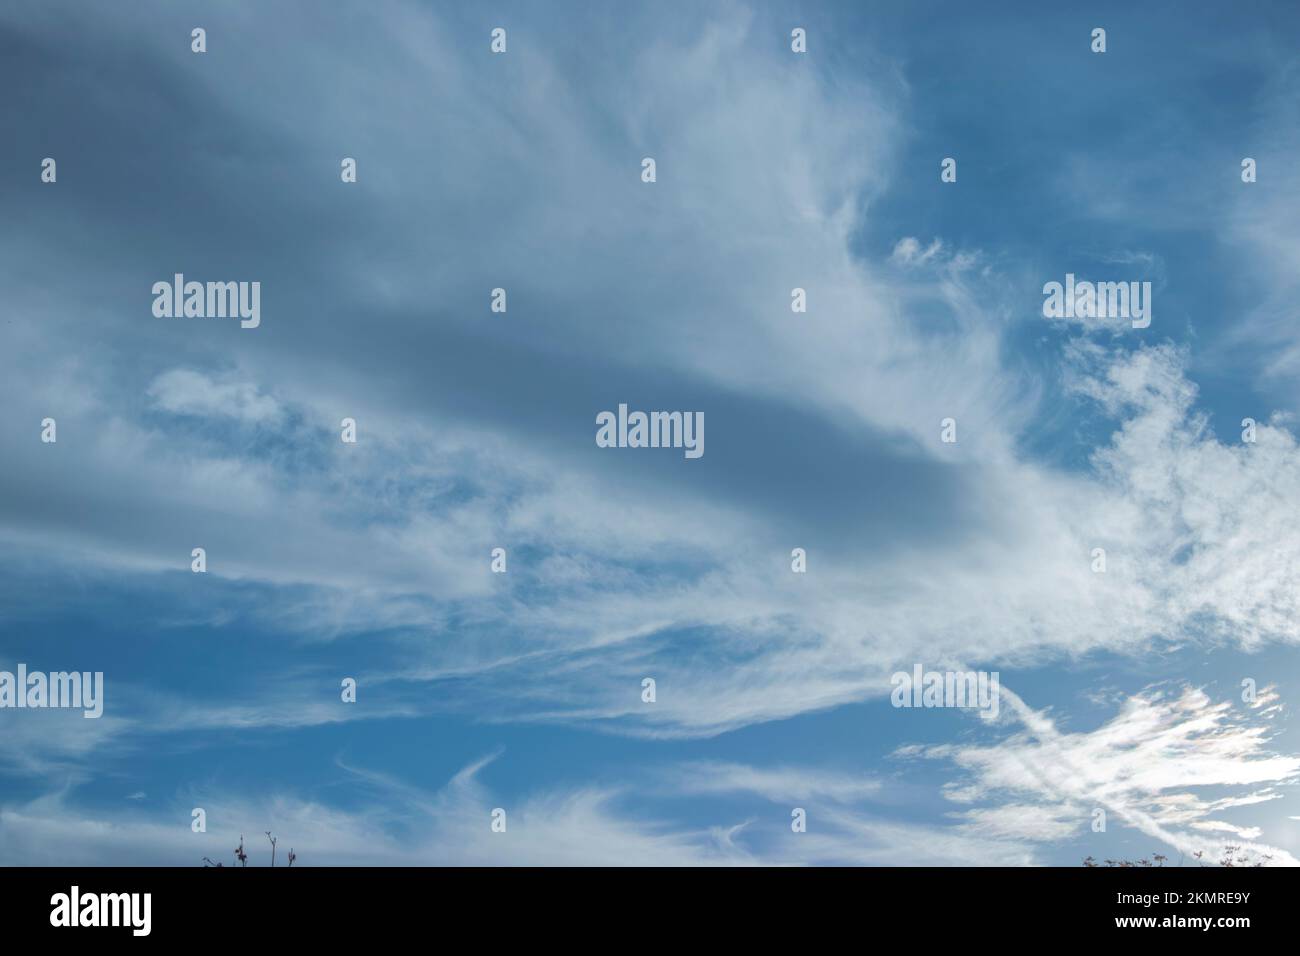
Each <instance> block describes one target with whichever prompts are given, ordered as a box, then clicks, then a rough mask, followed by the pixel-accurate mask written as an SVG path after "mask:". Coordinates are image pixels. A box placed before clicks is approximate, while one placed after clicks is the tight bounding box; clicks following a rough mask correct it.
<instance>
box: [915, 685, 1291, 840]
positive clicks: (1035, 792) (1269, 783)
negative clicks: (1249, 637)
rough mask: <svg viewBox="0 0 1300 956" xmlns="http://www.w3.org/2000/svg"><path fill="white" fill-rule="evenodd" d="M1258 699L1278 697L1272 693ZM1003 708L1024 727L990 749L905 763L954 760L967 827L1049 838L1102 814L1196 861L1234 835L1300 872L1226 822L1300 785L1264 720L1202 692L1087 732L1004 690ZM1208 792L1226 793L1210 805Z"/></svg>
mask: <svg viewBox="0 0 1300 956" xmlns="http://www.w3.org/2000/svg"><path fill="white" fill-rule="evenodd" d="M1262 696H1265V697H1268V696H1271V695H1270V694H1269V693H1267V692H1266V693H1265V694H1263V695H1262ZM1003 697H1004V701H1007V700H1009V702H1010V704H1011V707H1012V709H1013V710H1014V712H1015V713H1016V714H1017V716H1018V717H1019V718H1020V720H1021V721H1022V722H1023V724H1024V727H1025V729H1024V730H1022V731H1018V732H1016V733H1015V734H1013V735H1012V736H1010V737H1009V738H1007V739H1005V740H1003V741H1001V742H1000V743H997V744H993V745H977V744H944V745H936V746H927V747H921V748H910V749H909V750H907V751H905V755H919V756H925V757H930V758H937V759H944V760H948V761H951V762H952V763H954V764H955V765H956V766H957V767H959V768H961V769H962V770H963V771H965V772H966V774H967V777H965V778H963V779H962V780H961V781H959V782H956V783H954V784H953V786H952V787H951V788H950V797H951V798H952V799H954V800H958V801H960V802H961V803H963V804H980V805H979V806H972V807H970V808H969V809H966V810H963V811H962V812H960V813H959V814H958V816H959V818H960V819H962V820H963V825H962V829H963V830H968V831H970V832H972V833H980V834H987V833H996V834H999V835H1003V836H1018V837H1021V838H1024V839H1029V840H1041V841H1051V840H1059V839H1064V838H1067V837H1069V836H1072V835H1077V834H1080V833H1083V832H1085V831H1086V830H1087V828H1088V827H1089V825H1090V824H1091V823H1092V821H1093V812H1094V810H1095V809H1097V808H1100V809H1102V810H1104V811H1105V812H1106V813H1107V815H1108V816H1109V820H1108V823H1123V824H1125V825H1127V826H1130V827H1133V828H1135V829H1136V830H1138V831H1140V832H1141V833H1143V834H1145V835H1146V836H1148V837H1151V838H1153V839H1156V840H1159V841H1161V842H1163V843H1164V844H1165V845H1167V846H1169V847H1171V848H1173V849H1175V850H1177V851H1179V852H1181V853H1184V854H1186V855H1188V856H1189V857H1191V856H1193V855H1194V854H1196V853H1202V854H1203V855H1204V858H1205V859H1208V860H1218V859H1220V858H1221V857H1222V855H1223V849H1224V846H1225V842H1226V841H1224V840H1222V839H1220V840H1214V839H1212V838H1207V837H1206V836H1205V835H1204V834H1206V833H1220V832H1222V833H1230V834H1232V835H1233V836H1234V837H1236V838H1237V840H1234V841H1233V842H1238V841H1240V840H1245V841H1247V842H1246V843H1245V844H1243V849H1244V851H1245V852H1244V856H1246V857H1248V858H1250V859H1252V860H1263V859H1264V858H1266V857H1271V862H1272V863H1274V864H1285V865H1300V861H1297V860H1296V859H1295V858H1294V857H1293V856H1292V855H1291V854H1290V853H1289V852H1287V851H1286V850H1284V849H1280V848H1278V847H1276V846H1270V845H1267V844H1263V843H1258V842H1253V841H1256V840H1257V839H1258V838H1259V837H1260V836H1261V835H1262V833H1263V830H1262V829H1261V828H1260V827H1258V826H1241V825H1238V824H1235V823H1233V822H1231V821H1229V820H1224V819H1222V818H1221V817H1220V816H1219V814H1221V813H1222V812H1224V811H1225V810H1230V809H1232V808H1235V807H1242V806H1248V805H1250V804H1257V803H1263V802H1266V801H1269V800H1271V799H1276V798H1279V797H1280V796H1281V794H1280V793H1278V792H1277V791H1276V790H1275V789H1274V788H1276V787H1278V786H1281V785H1284V784H1292V783H1296V782H1300V757H1293V756H1287V755H1283V754H1279V753H1275V752H1273V751H1271V750H1270V749H1269V741H1270V734H1269V731H1268V728H1267V726H1265V725H1263V724H1262V723H1261V721H1260V715H1259V714H1252V713H1250V712H1242V711H1240V710H1235V709H1234V708H1233V706H1232V705H1231V704H1229V703H1217V704H1216V703H1214V702H1212V701H1211V700H1210V698H1209V697H1208V696H1207V695H1206V694H1205V692H1204V691H1202V690H1198V689H1194V688H1183V689H1182V691H1181V692H1180V693H1177V694H1174V693H1169V692H1162V691H1158V690H1152V691H1149V692H1147V693H1145V694H1140V695H1137V696H1134V697H1131V698H1129V699H1128V700H1127V701H1126V702H1125V704H1124V705H1123V706H1122V707H1121V709H1120V711H1119V713H1118V714H1116V716H1115V717H1113V718H1112V719H1111V720H1109V721H1108V722H1106V723H1105V724H1102V725H1101V726H1100V727H1097V728H1096V729H1095V730H1091V731H1080V732H1075V733H1068V732H1064V731H1061V730H1059V729H1058V728H1057V727H1056V726H1055V723H1054V721H1053V720H1052V719H1051V718H1050V717H1049V716H1047V715H1046V714H1045V713H1042V712H1038V711H1034V710H1032V709H1031V708H1029V707H1028V706H1026V705H1025V704H1024V703H1023V702H1022V701H1021V700H1020V699H1019V698H1018V697H1016V695H1015V694H1013V693H1011V692H1010V691H1009V690H1007V689H1006V688H1005V687H1004V688H1003ZM1205 788H1219V789H1220V790H1227V791H1229V792H1228V795H1227V796H1226V797H1222V798H1213V797H1210V796H1208V795H1207V794H1206V792H1205Z"/></svg>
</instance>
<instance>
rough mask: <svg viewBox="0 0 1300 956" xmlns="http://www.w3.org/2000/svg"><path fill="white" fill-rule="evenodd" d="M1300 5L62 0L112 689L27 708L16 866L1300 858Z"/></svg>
mask: <svg viewBox="0 0 1300 956" xmlns="http://www.w3.org/2000/svg"><path fill="white" fill-rule="evenodd" d="M195 27H203V28H204V29H205V30H206V31H207V51H206V52H205V53H202V54H196V53H193V52H192V51H191V46H190V43H191V30H192V29H193V28H195ZM495 27H502V28H504V29H506V31H507V36H508V41H507V51H506V52H505V53H504V54H500V55H494V54H493V53H492V52H491V51H490V49H489V44H490V33H491V31H492V29H493V28H495ZM796 27H801V28H803V29H805V30H806V31H807V48H808V49H807V53H804V54H796V53H794V52H792V51H791V47H790V31H791V30H792V29H794V28H796ZM1095 27H1103V28H1104V29H1105V30H1106V34H1107V49H1106V52H1105V53H1093V52H1092V51H1091V49H1090V43H1091V39H1090V37H1091V32H1092V30H1093V28H1095ZM1298 27H1300V17H1298V16H1297V14H1296V11H1295V10H1294V8H1292V7H1290V6H1289V5H1287V4H1282V3H1278V4H1260V5H1257V6H1252V7H1251V8H1250V9H1249V10H1248V11H1245V12H1242V11H1238V10H1234V9H1232V8H1230V7H1227V6H1225V5H1210V4H1193V5H1188V4H1172V3H1169V4H1143V5H1142V6H1141V8H1140V9H1132V8H1130V7H1129V5H1119V4H1116V5H1102V6H1100V7H1099V8H1097V9H1095V10H1093V11H1089V12H1083V11H1078V10H1074V9H1067V8H1066V6H1065V5H1064V4H1061V5H1046V6H1045V5H1042V4H1028V3H1026V4H1007V5H999V8H998V9H997V10H993V9H983V8H980V7H976V6H973V5H958V4H938V3H907V4H893V5H866V4H855V3H844V4H836V3H818V4H805V5H798V4H769V3H762V4H757V3H756V4H752V5H751V4H745V3H739V2H737V3H718V4H710V5H707V6H705V5H699V4H688V3H669V4H656V5H641V4H604V3H586V4H579V3H565V4H547V5H541V4H535V3H528V4H522V3H521V4H472V5H471V4H443V3H423V2H388V0H385V2H379V3H338V4H331V5H329V7H328V8H327V9H326V8H322V7H321V6H320V5H314V4H308V3H305V2H292V0H283V2H276V3H271V4H267V3H251V2H226V3H221V4H210V3H198V2H193V3H184V4H176V3H163V2H141V3H136V4H132V5H130V6H129V8H126V9H121V10H114V11H113V12H112V13H111V15H110V14H109V12H108V11H106V10H101V9H99V8H98V7H97V6H95V5H92V4H76V3H63V2H47V3H26V2H20V3H13V4H8V5H6V7H5V9H4V10H3V11H0V43H3V50H4V55H3V57H0V69H2V70H4V71H5V73H6V77H5V79H6V81H7V84H6V88H7V89H11V90H13V91H15V92H14V95H13V96H11V97H9V98H8V99H7V101H6V103H5V106H4V107H3V111H4V115H3V121H4V127H5V130H6V134H7V135H6V142H7V144H8V148H7V149H5V150H3V151H0V208H3V210H4V217H3V222H4V225H3V228H0V241H3V246H4V248H3V252H4V255H3V257H0V263H3V264H2V265H0V270H3V276H4V288H5V290H6V293H7V294H6V296H5V309H4V313H5V314H4V317H3V321H0V356H3V359H0V361H3V375H0V400H2V401H3V403H4V409H5V413H4V415H3V416H2V417H0V448H2V449H3V451H4V458H3V463H4V467H3V468H0V595H2V597H0V669H12V668H14V667H16V666H17V664H18V663H20V662H22V663H25V664H26V665H27V666H28V668H30V669H32V670H41V671H58V670H69V669H75V670H79V671H103V672H104V675H105V682H106V692H105V712H104V716H103V717H102V718H100V719H98V720H86V719H83V718H82V716H81V714H80V712H77V711H64V710H44V711H41V710H10V709H3V710H0V721H3V722H4V730H5V733H3V734H0V863H10V864H34V863H67V864H82V863H84V864H112V863H118V864H121V863H125V864H137V863H138V864H167V865H197V864H198V863H199V861H200V860H201V858H202V857H203V856H205V855H206V856H211V857H213V858H217V859H222V860H226V861H227V862H229V861H230V859H231V851H232V850H233V848H234V847H235V845H236V843H237V842H238V839H239V836H240V834H243V835H244V836H245V837H247V838H248V840H249V846H250V848H251V849H252V850H253V853H254V855H253V857H252V859H251V862H252V863H253V864H256V865H261V864H264V863H265V862H267V861H266V859H265V857H267V856H268V855H269V854H267V853H264V852H262V845H261V844H260V843H258V842H257V840H256V839H255V838H260V837H261V834H262V832H263V831H265V830H268V829H270V830H273V831H274V832H275V833H276V834H277V836H278V838H279V839H280V840H281V841H282V843H281V846H282V847H287V846H293V847H294V848H295V850H296V852H297V854H298V858H299V862H300V863H302V864H308V865H335V864H339V865H342V864H359V863H379V864H441V863H452V864H457V863H473V864H512V863H514V864H517V863H599V864H611V863H612V864H619V863H626V864H692V865H693V864H701V865H704V864H746V863H760V864H763V863H769V864H812V865H816V864H880V865H907V864H941V865H979V864H1001V863H1006V864H1017V865H1019V864H1057V865H1077V864H1078V863H1079V861H1080V860H1082V858H1083V857H1085V856H1089V855H1091V856H1093V857H1096V858H1107V857H1129V858H1136V857H1142V856H1147V855H1149V854H1152V853H1161V854H1164V855H1166V856H1168V857H1169V858H1170V860H1171V861H1172V862H1175V863H1176V862H1178V861H1179V860H1180V859H1184V860H1192V859H1194V858H1195V856H1194V855H1195V854H1196V853H1201V854H1202V855H1203V857H1204V858H1207V859H1217V858H1218V856H1219V855H1221V853H1222V848H1223V847H1224V846H1225V845H1229V844H1230V845H1235V846H1240V847H1243V849H1242V850H1241V851H1238V852H1240V853H1242V854H1244V855H1245V856H1247V857H1248V858H1249V859H1251V860H1268V861H1270V862H1273V863H1286V864H1293V863H1295V861H1296V858H1297V857H1300V806H1297V803H1296V797H1295V793H1294V789H1293V787H1292V785H1293V784H1294V783H1295V782H1296V780H1297V778H1298V776H1300V741H1298V740H1297V739H1296V732H1295V730H1294V727H1293V726H1292V720H1291V716H1290V703H1289V702H1290V701H1291V700H1292V699H1293V697H1294V694H1295V692H1296V691H1297V689H1300V672H1298V671H1297V667H1296V657H1295V651H1296V645H1297V643H1300V620H1298V618H1297V611H1298V610H1300V609H1298V607H1297V604H1298V599H1297V597H1296V595H1297V594H1300V587H1298V586H1300V517H1297V511H1296V508H1295V507H1294V506H1295V503H1296V501H1297V500H1300V471H1298V470H1297V466H1298V465H1300V452H1298V451H1297V445H1296V440H1295V437H1294V436H1295V434H1296V420H1295V417H1294V416H1295V413H1296V410H1297V403H1298V401H1300V391H1298V390H1297V388H1296V384H1295V383H1296V382H1297V381H1298V380H1300V379H1298V378H1297V376H1296V372H1297V371H1298V370H1300V337H1298V336H1297V333H1296V331H1295V329H1296V327H1297V326H1296V323H1295V322H1294V311H1295V308H1294V302H1295V301H1296V297H1295V292H1296V286H1297V278H1296V277H1297V275H1300V270H1297V268H1296V266H1297V265H1298V264H1300V243H1298V242H1297V240H1296V235H1295V229H1294V223H1295V222H1296V221H1297V213H1298V212H1300V191H1298V189H1297V185H1296V183H1297V180H1296V177H1295V175H1294V174H1293V171H1292V169H1291V159H1290V158H1291V156H1292V155H1293V154H1294V149H1295V147H1296V146H1297V140H1298V139H1300V136H1298V135H1297V131H1298V130H1300V125H1298V124H1297V110H1298V109H1300V107H1297V105H1296V104H1297V103H1300V97H1298V96H1297V94H1300V60H1298V59H1297V55H1296V53H1295V50H1296V48H1297V47H1296V42H1295V40H1296V36H1297V28H1298ZM45 157H52V158H54V159H55V160H56V161H57V181H56V182H54V183H46V182H42V181H41V176H40V170H41V161H42V159H43V158H45ZM344 157H353V158H355V159H356V161H357V171H358V177H357V181H356V182H355V183H344V182H342V181H341V179H340V162H341V160H342V159H343V158H344ZM644 157H653V158H654V159H655V161H656V172H657V177H656V181H655V182H654V183H645V182H642V179H641V161H642V159H643V158H644ZM945 157H953V158H955V159H956V160H957V169H958V175H957V181H956V182H954V183H944V182H941V181H940V175H939V172H940V163H941V161H942V160H943V159H944V158H945ZM1245 157H1251V158H1253V159H1254V160H1255V161H1256V163H1257V169H1258V180H1257V181H1256V182H1253V183H1244V182H1243V181H1242V178H1241V162H1242V159H1243V158H1245ZM178 272H180V273H184V274H185V275H186V277H187V278H190V279H196V280H199V281H254V280H255V281H258V282H260V284H261V285H260V288H261V296H262V298H261V324H260V326H259V327H258V328H256V329H241V328H240V326H239V323H238V322H237V321H233V320H229V319H194V318H191V319H179V318H178V319H160V318H156V317H155V316H154V315H153V314H152V312H151V305H152V301H153V297H152V295H151V294H150V289H151V287H152V285H153V283H155V282H157V281H168V280H170V279H171V277H172V276H173V274H175V273H178ZM1067 273H1073V274H1076V275H1077V276H1078V277H1079V278H1081V279H1090V280H1093V281H1117V282H1150V283H1151V287H1152V301H1153V309H1152V322H1151V325H1150V327H1149V328H1146V329H1133V328H1131V327H1130V325H1129V323H1128V322H1127V321H1124V320H1121V319H1113V320H1099V321H1096V322H1081V321H1069V320H1063V319H1062V320H1057V319H1048V318H1045V317H1044V315H1043V311H1042V306H1043V286H1044V284H1045V283H1048V282H1052V281H1058V282H1060V281H1063V280H1064V277H1065V275H1066V274H1067ZM498 287H500V288H505V289H506V290H507V293H508V309H507V311H506V312H505V313H493V312H492V311H490V308H489V301H490V292H491V290H492V289H494V288H498ZM796 287H797V288H802V289H805V290H806V292H807V299H808V310H807V312H806V313H794V312H792V311H791V307H790V302H791V298H790V296H791V290H792V289H794V288H796ZM619 403H626V404H627V405H628V406H629V407H631V408H633V409H646V410H649V409H663V410H699V411H703V412H704V414H705V418H706V420H707V429H706V452H705V454H704V455H703V457H701V458H698V459H686V458H685V457H684V456H683V455H682V453H681V452H680V451H676V450H669V449H609V448H600V447H598V446H597V445H596V443H595V441H594V440H593V439H594V435H595V416H596V415H597V414H598V413H599V412H601V411H602V410H606V409H615V408H617V406H618V405H619ZM47 417H53V418H54V419H56V421H57V423H58V440H57V442H56V443H53V444H50V443H44V442H42V441H41V440H40V422H41V421H42V419H44V418H47ZM345 417H351V418H354V419H355V420H356V422H357V427H358V441H357V442H356V443H355V444H345V443H343V442H341V441H340V436H339V431H340V430H339V423H340V421H341V420H342V419H343V418H345ZM949 417H951V418H954V419H955V420H956V422H957V434H958V440H957V442H955V443H945V442H942V441H941V440H940V422H941V421H942V420H943V419H945V418H949ZM1246 417H1250V418H1253V419H1255V420H1256V421H1257V422H1258V423H1259V424H1258V431H1257V440H1256V441H1255V442H1253V443H1246V442H1243V441H1242V436H1241V432H1242V427H1241V425H1240V422H1241V420H1242V419H1243V418H1246ZM196 547H202V548H204V549H205V550H206V553H207V560H208V571H207V573H205V574H194V573H192V572H191V570H190V560H191V559H190V555H191V549H193V548H196ZM496 547H502V548H505V549H506V550H507V553H508V571H507V572H506V573H504V574H494V573H492V571H491V569H490V555H491V551H492V549H493V548H496ZM1097 547H1102V548H1105V550H1106V554H1107V570H1106V572H1105V574H1097V573H1094V571H1093V570H1092V567H1091V563H1092V558H1091V553H1092V550H1093V549H1094V548H1097ZM793 548H803V549H805V550H806V552H807V556H808V568H807V572H806V573H803V574H796V573H793V572H792V570H791V559H790V553H791V550H792V549H793ZM916 664H920V665H922V666H923V667H925V668H927V669H932V670H939V671H944V670H966V669H980V670H985V671H997V672H998V674H999V675H1000V680H1001V685H1002V687H1003V698H1002V707H1001V710H1000V714H999V716H998V718H997V719H995V720H985V719H982V718H980V717H978V716H977V715H976V714H975V713H973V712H971V711H969V710H963V709H943V708H941V709H906V708H896V707H894V706H892V705H891V702H890V691H891V683H890V677H891V675H892V674H893V673H894V672H896V671H899V670H904V671H909V672H910V671H911V669H912V667H913V666H914V665H916ZM345 677H352V678H355V680H356V681H357V684H358V697H357V701H356V702H355V703H344V702H343V701H342V700H341V699H340V690H339V688H340V682H341V680H342V679H343V678H345ZM645 677H653V678H654V679H655V681H656V690H657V697H656V700H655V701H654V703H650V704H648V703H644V702H643V701H642V699H641V681H642V679H643V678H645ZM1244 680H1251V681H1254V682H1255V685H1256V687H1257V694H1256V695H1255V699H1254V700H1245V699H1243V685H1242V682H1243V681H1244ZM196 807H202V808H203V809H204V810H205V812H206V816H207V830H206V832H204V833H195V832H192V830H191V812H192V810H193V808H196ZM796 807H798V808H803V809H805V810H806V812H807V831H806V832H802V833H795V832H793V831H792V829H791V825H790V823H791V810H792V809H793V808H796ZM494 808H502V809H504V810H505V811H506V814H507V819H508V826H507V829H506V832H504V833H495V832H493V831H492V830H491V828H490V822H491V816H490V815H491V812H492V810H493V809H494ZM1098 809H1102V810H1105V811H1106V819H1107V826H1106V829H1105V831H1104V832H1094V829H1093V826H1092V824H1093V821H1094V819H1095V811H1096V810H1098Z"/></svg>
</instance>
